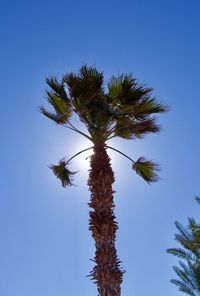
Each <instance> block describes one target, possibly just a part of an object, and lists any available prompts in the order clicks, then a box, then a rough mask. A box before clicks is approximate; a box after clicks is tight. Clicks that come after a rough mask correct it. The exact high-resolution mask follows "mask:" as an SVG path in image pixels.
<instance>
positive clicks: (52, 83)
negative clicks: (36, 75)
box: [46, 77, 69, 102]
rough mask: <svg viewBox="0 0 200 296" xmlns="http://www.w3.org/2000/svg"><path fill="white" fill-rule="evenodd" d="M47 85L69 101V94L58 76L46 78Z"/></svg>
mask: <svg viewBox="0 0 200 296" xmlns="http://www.w3.org/2000/svg"><path fill="white" fill-rule="evenodd" d="M46 83H47V85H48V86H49V87H50V88H51V89H52V90H53V92H54V93H55V95H57V96H59V97H61V98H62V99H63V100H65V101H67V102H68V101H69V98H68V96H67V93H66V91H65V88H64V83H63V81H61V83H60V82H58V80H57V78H56V77H51V78H46Z"/></svg>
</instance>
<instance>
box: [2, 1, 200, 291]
mask: <svg viewBox="0 0 200 296" xmlns="http://www.w3.org/2000/svg"><path fill="white" fill-rule="evenodd" d="M0 11H1V17H0V36H1V44H0V52H1V55H0V60H1V61H0V65H1V71H0V84H1V117H0V120H1V153H0V163H1V168H0V234H1V242H0V295H1V296H13V295H15V296H36V295H37V296H46V295H48V296H55V295H56V296H66V295H75V296H79V295H87V296H94V295H97V292H96V287H95V286H94V284H93V283H92V281H90V280H89V279H88V278H87V277H85V276H86V275H87V274H89V272H90V270H91V268H92V262H91V261H89V258H93V255H94V244H93V240H92V239H91V234H90V233H89V231H88V224H87V223H88V205H87V202H88V200H89V191H88V188H87V169H86V166H85V165H84V163H83V160H81V157H79V158H77V160H76V161H74V162H73V163H72V167H73V168H74V169H77V168H78V169H79V174H77V175H76V176H75V183H76V185H77V186H76V187H72V188H69V189H63V188H62V187H61V186H60V183H59V182H58V180H57V179H56V178H55V177H54V176H53V175H52V172H51V171H50V170H49V169H48V165H49V164H50V163H55V162H57V160H58V159H59V158H61V157H63V156H65V155H67V156H71V155H73V153H75V152H78V151H79V149H81V148H82V147H83V145H86V144H87V143H85V142H82V141H83V140H82V139H81V138H80V137H79V136H76V135H73V134H72V133H70V132H68V131H67V130H64V129H63V128H61V127H56V126H55V125H54V124H53V123H52V122H50V121H49V120H48V119H46V118H44V117H43V116H42V115H41V114H40V113H39V112H38V106H39V105H41V104H42V103H44V90H45V87H46V86H45V77H47V76H49V75H51V74H56V75H60V74H63V73H65V72H67V71H70V70H75V71H76V70H78V68H79V67H80V66H81V65H82V64H83V63H88V64H90V65H96V66H97V67H98V69H99V70H103V71H104V74H105V78H106V79H108V78H109V77H110V75H112V74H119V73H124V72H128V73H129V72H132V73H133V74H134V75H135V76H136V77H137V78H138V79H139V81H140V82H144V83H146V84H148V85H149V86H151V87H153V88H154V89H155V92H154V93H155V94H156V95H157V96H159V97H160V98H161V99H162V100H164V101H165V102H166V103H167V104H168V105H169V106H170V108H171V111H170V112H169V113H168V114H167V115H165V116H162V117H161V118H160V123H161V124H162V126H163V131H162V132H161V133H160V134H159V135H149V136H147V137H146V138H145V139H144V140H142V141H136V142H134V141H123V140H122V141H114V140H113V141H112V145H113V146H114V145H115V147H116V148H118V149H121V150H123V151H124V152H125V153H127V154H128V155H129V156H131V157H135V158H137V157H138V156H142V155H145V156H147V157H149V158H153V159H155V160H157V161H159V162H160V163H161V166H162V172H161V178H162V180H161V181H160V182H159V183H157V184H155V185H151V186H149V185H147V184H146V183H144V182H143V181H142V180H141V179H140V178H139V177H138V176H136V175H135V173H134V172H133V171H132V170H131V164H130V163H129V162H128V161H127V160H126V159H122V157H121V156H119V155H116V154H115V155H114V154H112V155H113V169H114V171H115V176H116V182H115V186H114V188H115V190H116V195H115V201H116V211H115V212H116V216H117V220H118V222H119V226H120V229H119V231H118V233H117V237H118V240H117V247H118V253H119V257H120V259H121V260H122V261H123V268H124V269H125V270H126V273H125V275H124V282H123V285H122V296H130V295H131V296H132V295H137V296H146V295H154V296H155V295H156V296H158V295H162V296H169V295H170V296H175V295H181V294H180V293H179V292H178V291H177V289H176V287H174V286H173V285H172V284H170V283H169V281H170V279H171V278H173V277H174V273H173V270H172V266H173V265H174V264H175V263H176V262H177V260H176V258H173V257H172V256H170V255H168V254H166V253H165V249H166V248H168V247H172V246H175V242H174V233H175V232H176V229H175V226H174V221H175V220H178V221H180V222H182V223H183V224H186V223H187V216H194V217H196V218H197V220H198V217H199V213H200V209H199V208H198V206H197V204H196V203H195V201H194V196H195V195H198V194H200V185H199V167H200V158H199V146H200V140H199V129H200V119H199V118H200V117H199V110H200V98H199V91H198V87H199V83H200V80H199V68H200V57H199V52H200V41H199V40H200V39H199V37H200V24H199V14H200V3H199V1H198V0H196V1H195V0H192V1H186V0H168V1H159V0H157V1H156V0H151V1H147V0H146V1H145V0H140V1H139V0H138V1H134V0H133V1H127V0H124V1H117V0H116V1H105V0H103V1H74V2H72V1H64V0H63V1H61V0H57V1H51V0H49V1H42V0H41V1H38V0H36V1H22V0H19V1H13V0H11V1H5V0H1V2H0ZM110 144H111V143H110ZM88 145H89V143H88ZM84 147H85V146H84ZM82 159H84V155H83V158H82ZM199 219H200V218H199Z"/></svg>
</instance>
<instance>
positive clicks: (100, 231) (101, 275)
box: [88, 143, 124, 296]
mask: <svg viewBox="0 0 200 296" xmlns="http://www.w3.org/2000/svg"><path fill="white" fill-rule="evenodd" d="M90 167H91V168H90V174H89V180H88V185H89V189H90V192H91V200H90V202H89V207H90V208H91V210H90V213H89V215H90V219H89V230H90V231H91V232H92V237H93V238H94V240H95V247H96V252H95V258H94V262H95V266H94V268H93V270H92V271H91V272H90V276H91V278H92V279H93V280H94V282H95V283H96V284H97V289H98V292H99V296H120V295H121V288H120V285H121V283H122V276H123V273H124V271H122V270H121V268H120V261H119V259H118V258H117V251H116V248H115V241H116V231H117V229H118V225H117V222H116V221H115V215H114V211H113V209H114V207H115V205H114V201H113V193H114V191H113V190H112V183H113V182H114V174H113V171H112V168H111V165H110V158H109V156H108V154H107V152H106V149H105V145H104V144H102V143H101V144H96V145H95V147H94V153H93V155H92V156H91V160H90Z"/></svg>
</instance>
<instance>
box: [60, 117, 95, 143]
mask: <svg viewBox="0 0 200 296" xmlns="http://www.w3.org/2000/svg"><path fill="white" fill-rule="evenodd" d="M68 123H69V124H70V125H71V126H72V127H69V126H67V125H65V124H61V125H62V126H64V127H66V128H69V129H71V130H73V131H75V132H77V133H79V134H80V135H82V136H84V137H86V138H87V139H88V140H90V141H91V142H92V143H93V141H92V138H91V137H90V136H88V135H86V134H85V133H83V132H81V131H79V130H78V129H77V128H76V127H74V126H73V125H72V124H71V123H70V122H69V121H68Z"/></svg>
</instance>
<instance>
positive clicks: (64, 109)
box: [40, 77, 72, 124]
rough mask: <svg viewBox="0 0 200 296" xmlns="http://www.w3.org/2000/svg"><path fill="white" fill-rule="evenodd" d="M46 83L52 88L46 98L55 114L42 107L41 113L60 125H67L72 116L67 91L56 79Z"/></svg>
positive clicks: (47, 92) (47, 80)
mask: <svg viewBox="0 0 200 296" xmlns="http://www.w3.org/2000/svg"><path fill="white" fill-rule="evenodd" d="M46 82H47V84H48V86H49V88H50V89H48V90H47V91H46V98H47V101H48V103H49V104H50V105H51V106H52V107H53V109H54V112H55V113H52V112H49V111H47V110H46V109H45V108H44V107H43V106H41V107H40V111H41V113H42V114H44V115H45V116H46V117H48V118H50V119H52V120H53V121H55V122H56V123H58V124H61V123H66V122H67V121H68V120H69V118H70V116H71V115H72V106H71V102H70V100H69V98H68V96H67V93H66V91H65V88H64V84H63V83H62V82H61V83H60V82H58V80H57V79H56V78H54V77H52V78H47V79H46Z"/></svg>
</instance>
